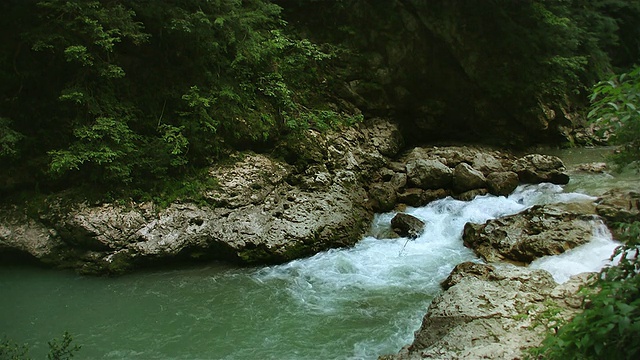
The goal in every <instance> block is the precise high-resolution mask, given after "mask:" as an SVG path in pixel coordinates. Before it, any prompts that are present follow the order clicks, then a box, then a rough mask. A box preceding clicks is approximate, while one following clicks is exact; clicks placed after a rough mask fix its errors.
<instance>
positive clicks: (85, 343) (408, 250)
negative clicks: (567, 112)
mask: <svg viewBox="0 0 640 360" xmlns="http://www.w3.org/2000/svg"><path fill="white" fill-rule="evenodd" d="M589 176H591V175H589ZM602 176H605V175H602ZM572 181H574V182H575V183H574V184H572V183H570V184H569V185H568V186H567V188H570V189H572V191H575V190H578V188H580V187H581V186H583V187H584V185H583V184H585V182H580V181H583V180H582V179H581V178H580V177H579V176H578V177H576V179H575V180H572ZM596 183H598V184H599V182H598V181H596ZM636 184H637V182H636ZM572 186H573V187H572ZM598 186H599V185H598ZM566 190H567V189H566V188H563V187H560V186H557V185H551V184H540V185H529V186H521V187H519V188H518V189H517V190H516V192H514V194H512V195H511V196H509V197H495V196H481V197H478V198H476V199H475V200H473V201H470V202H462V201H457V200H454V199H451V198H448V199H443V200H439V201H435V202H433V203H431V204H429V205H428V206H426V207H422V208H409V209H407V212H408V213H410V214H413V215H414V216H416V217H418V218H420V219H422V220H423V221H425V222H426V231H425V233H424V234H423V235H422V236H421V237H420V238H418V239H416V240H408V239H403V238H400V239H376V238H374V237H365V238H363V239H362V241H360V242H359V243H358V244H357V245H356V246H354V247H353V248H349V249H338V250H330V251H326V252H323V253H320V254H317V255H315V256H313V257H310V258H306V259H301V260H295V261H292V262H289V263H287V264H283V265H278V266H271V267H260V268H235V267H229V266H225V265H218V264H212V265H208V266H197V267H192V268H183V269H177V270H165V271H147V272H141V273H136V274H132V275H127V276H123V277H119V278H95V277H84V276H79V275H76V274H74V273H71V272H61V271H53V270H45V269H39V268H31V267H19V266H11V267H7V266H5V267H0V293H1V294H2V296H0V334H2V333H4V334H6V335H7V336H8V337H10V338H12V339H14V340H15V341H17V342H21V343H22V342H26V343H29V345H30V347H31V348H32V355H33V357H34V358H44V356H45V355H44V354H45V353H46V348H47V346H46V342H47V341H48V340H49V339H51V338H54V337H60V336H61V334H62V333H63V332H64V331H69V332H70V333H71V334H72V335H73V337H74V340H75V342H76V343H78V344H80V345H82V350H81V352H79V353H78V355H77V357H78V358H82V359H84V358H89V359H375V358H377V357H378V356H379V355H381V354H385V353H395V352H397V351H398V350H399V349H400V348H401V347H402V346H404V345H406V344H408V343H410V342H411V341H412V340H413V332H414V331H415V330H416V329H418V328H419V326H420V323H421V320H422V317H423V315H424V314H425V312H426V310H427V307H428V305H429V303H430V302H431V300H432V299H433V297H434V296H435V295H436V294H437V293H438V292H439V291H440V287H439V283H440V282H441V281H442V280H443V279H444V278H446V276H447V275H448V274H449V272H450V271H451V270H452V269H453V267H454V266H455V265H456V264H458V263H460V262H463V261H479V260H478V259H477V258H476V257H475V256H474V254H473V252H472V251H470V250H469V249H466V248H465V247H464V246H463V245H462V239H461V233H462V228H463V227H464V224H465V223H466V222H468V221H471V222H477V223H482V222H484V221H486V220H487V219H490V218H495V217H499V216H503V215H507V214H513V213H517V212H520V211H522V210H524V209H526V208H527V207H529V206H532V205H534V204H543V203H555V202H571V201H593V200H594V199H595V198H592V197H590V196H587V195H584V194H580V193H568V192H567V191H566ZM598 191H599V190H598ZM583 192H586V193H589V191H583ZM393 215H394V213H387V214H379V215H377V216H376V217H375V220H374V223H373V224H372V229H371V233H372V234H379V233H385V231H387V230H388V228H389V222H390V220H391V218H392V217H393ZM614 246H615V243H614V242H613V241H611V238H610V234H609V233H608V231H607V230H606V228H604V227H603V226H602V225H601V224H599V223H598V222H594V236H593V241H592V243H590V244H588V245H586V246H584V247H581V248H578V249H576V250H572V251H570V252H569V253H567V254H566V255H563V256H560V257H552V258H544V259H541V260H539V261H536V262H535V263H534V264H533V265H532V266H533V267H539V268H544V269H547V270H550V271H552V273H553V274H554V277H555V278H556V280H557V281H566V279H568V277H569V276H571V275H572V274H576V273H579V272H582V271H595V270H598V269H599V268H600V267H601V266H602V265H603V264H604V263H605V260H606V258H608V256H609V255H610V254H611V251H612V249H613V247H614Z"/></svg>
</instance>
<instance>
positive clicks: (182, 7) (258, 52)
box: [0, 0, 352, 192]
mask: <svg viewBox="0 0 640 360" xmlns="http://www.w3.org/2000/svg"><path fill="white" fill-rule="evenodd" d="M0 6H1V7H2V9H0V10H3V13H6V14H10V15H11V16H9V15H7V16H5V17H3V18H2V20H0V28H2V29H3V30H4V31H5V32H7V33H15V34H17V35H18V36H14V37H7V38H6V39H4V38H3V40H5V42H4V46H3V49H0V64H1V65H2V67H0V69H2V70H0V79H2V80H4V81H3V82H2V83H1V84H0V87H1V88H2V91H3V93H6V94H8V95H9V94H10V95H11V96H7V97H6V98H3V99H0V101H1V102H2V104H3V106H2V107H1V108H2V110H1V111H0V162H2V164H3V165H5V166H6V165H8V164H9V160H11V161H12V162H11V164H13V166H15V167H16V168H21V170H22V173H32V174H36V176H34V179H35V178H38V179H40V181H41V184H58V185H59V186H60V187H65V186H69V185H71V186H77V185H89V186H94V187H96V188H102V189H105V190H107V191H109V190H113V189H118V188H122V185H123V184H126V185H127V186H128V187H131V188H133V189H134V190H135V191H138V190H139V191H141V192H146V191H152V189H155V188H156V187H157V186H156V185H157V184H158V183H165V184H170V183H172V179H174V178H179V177H180V175H181V174H184V173H189V172H192V171H196V172H197V171H198V169H200V168H203V167H206V166H207V165H209V164H210V163H211V162H213V161H216V160H217V159H219V158H220V157H223V156H224V155H225V154H226V153H228V152H229V151H230V150H233V149H240V150H244V149H260V150H263V149H265V148H269V147H272V146H274V145H275V143H276V142H278V141H280V140H282V139H286V138H287V137H292V136H298V135H299V134H301V133H302V131H303V130H304V129H307V128H309V127H317V128H329V127H331V126H339V125H342V124H344V123H348V122H350V121H351V120H352V117H351V115H350V114H346V113H344V111H342V110H341V109H339V108H338V107H335V106H334V107H331V106H330V105H329V103H330V102H332V97H333V95H332V91H331V89H330V87H329V86H328V84H327V81H326V80H327V78H328V77H329V73H330V68H331V67H332V66H334V65H333V62H334V60H335V58H336V56H335V54H336V49H335V48H334V47H331V46H328V45H318V44H315V43H313V42H311V41H309V40H306V39H299V38H296V37H295V36H293V35H292V34H291V32H290V31H288V28H287V24H286V23H285V22H284V21H283V20H282V19H281V18H280V11H281V8H280V7H279V6H277V5H274V4H272V3H270V2H269V1H263V0H246V1H227V0H211V1H198V0H171V1H162V2H149V1H133V0H115V1H105V0H99V1H98V0H95V1H78V0H74V1H67V0H42V1H37V2H35V1H27V2H9V3H2V5H0ZM5 69H6V70H5ZM11 70H12V71H11ZM8 119H11V121H9V120H8ZM14 172H17V171H14ZM153 191H156V190H153Z"/></svg>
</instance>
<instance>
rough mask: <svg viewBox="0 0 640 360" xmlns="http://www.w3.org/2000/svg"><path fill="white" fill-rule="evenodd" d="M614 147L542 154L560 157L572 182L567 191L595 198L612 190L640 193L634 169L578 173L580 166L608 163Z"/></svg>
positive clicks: (545, 152) (554, 150) (558, 150)
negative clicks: (577, 169) (578, 166)
mask: <svg viewBox="0 0 640 360" xmlns="http://www.w3.org/2000/svg"><path fill="white" fill-rule="evenodd" d="M613 150H614V148H613V147H594V148H574V149H553V150H552V149H540V152H541V153H544V154H549V155H555V156H558V157H560V158H561V159H562V160H563V161H564V163H565V165H566V167H567V170H568V172H569V175H570V177H571V180H570V181H569V184H567V186H565V191H568V192H570V191H575V192H580V193H584V194H589V195H593V196H599V195H602V194H604V193H605V192H607V191H608V190H610V189H612V188H619V189H624V190H634V191H640V175H639V174H638V172H637V170H634V169H632V168H625V169H621V170H620V171H615V172H614V171H613V169H608V170H607V171H605V172H604V173H595V174H594V173H588V172H583V171H576V170H575V169H576V166H577V165H579V164H585V163H593V162H607V157H608V156H609V155H611V154H612V152H613Z"/></svg>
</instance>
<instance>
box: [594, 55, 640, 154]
mask: <svg viewBox="0 0 640 360" xmlns="http://www.w3.org/2000/svg"><path fill="white" fill-rule="evenodd" d="M591 103H592V106H591V108H592V109H591V111H590V112H589V118H590V119H592V121H594V122H595V123H596V124H597V125H599V126H601V127H602V128H603V129H604V130H606V131H611V133H612V140H613V142H614V143H616V144H620V145H621V151H620V152H619V153H617V154H616V155H615V156H614V161H615V162H616V163H617V164H619V165H626V164H629V163H634V162H636V165H637V161H638V159H640V66H638V67H636V68H634V69H633V70H632V71H631V72H629V73H623V74H621V75H615V76H613V77H611V78H610V79H609V80H607V81H601V82H600V83H598V84H597V85H596V86H595V88H594V90H593V94H592V95H591Z"/></svg>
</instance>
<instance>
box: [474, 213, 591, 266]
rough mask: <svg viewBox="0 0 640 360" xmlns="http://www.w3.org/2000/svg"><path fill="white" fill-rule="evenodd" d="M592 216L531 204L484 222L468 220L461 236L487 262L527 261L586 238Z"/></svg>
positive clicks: (589, 236)
mask: <svg viewBox="0 0 640 360" xmlns="http://www.w3.org/2000/svg"><path fill="white" fill-rule="evenodd" d="M593 219H594V215H590V214H584V212H571V211H568V210H567V209H566V208H563V207H561V206H557V205H545V206H534V207H532V208H530V209H528V210H526V211H523V212H521V213H519V214H515V215H511V216H506V217H502V218H498V219H493V220H489V221H487V222H486V223H484V224H473V223H467V224H466V225H465V227H464V232H463V236H462V237H463V240H464V245H465V246H467V247H469V248H471V249H473V250H474V251H475V252H476V254H478V255H479V256H480V257H482V258H483V259H484V260H486V261H488V262H498V261H513V262H517V263H530V262H531V261H533V260H535V259H537V258H539V257H542V256H546V255H558V254H561V253H563V252H565V251H567V250H569V249H572V248H574V247H576V246H579V245H583V244H586V243H587V242H589V241H590V240H591V237H592V234H593V230H594V229H593V225H592V224H593V222H592V221H593Z"/></svg>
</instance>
